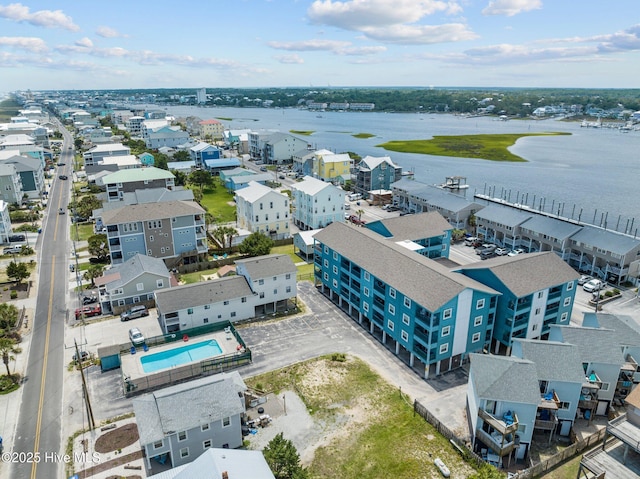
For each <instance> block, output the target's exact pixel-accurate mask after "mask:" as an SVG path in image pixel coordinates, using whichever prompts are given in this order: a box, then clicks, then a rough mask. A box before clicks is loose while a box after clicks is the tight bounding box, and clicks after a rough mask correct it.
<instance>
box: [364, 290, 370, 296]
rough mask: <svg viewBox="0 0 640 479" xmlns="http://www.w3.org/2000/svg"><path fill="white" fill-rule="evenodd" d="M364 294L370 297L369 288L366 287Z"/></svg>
mask: <svg viewBox="0 0 640 479" xmlns="http://www.w3.org/2000/svg"><path fill="white" fill-rule="evenodd" d="M364 295H365V296H366V297H367V298H368V297H369V288H364Z"/></svg>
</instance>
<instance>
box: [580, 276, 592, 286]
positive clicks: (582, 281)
mask: <svg viewBox="0 0 640 479" xmlns="http://www.w3.org/2000/svg"><path fill="white" fill-rule="evenodd" d="M592 279H593V276H589V275H588V274H583V275H582V276H580V279H579V280H578V284H579V285H580V286H582V285H584V284H585V283H588V282H589V281H591V280H592Z"/></svg>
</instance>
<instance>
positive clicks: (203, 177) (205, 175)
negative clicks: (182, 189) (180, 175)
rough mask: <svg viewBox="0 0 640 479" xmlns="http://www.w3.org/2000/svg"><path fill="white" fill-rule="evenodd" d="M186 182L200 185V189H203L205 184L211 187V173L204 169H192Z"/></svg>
mask: <svg viewBox="0 0 640 479" xmlns="http://www.w3.org/2000/svg"><path fill="white" fill-rule="evenodd" d="M188 182H189V183H190V184H192V185H197V186H199V187H200V191H202V190H203V189H204V187H205V186H209V187H213V177H212V176H211V173H209V172H208V171H206V170H194V171H192V172H191V173H190V174H189V179H188Z"/></svg>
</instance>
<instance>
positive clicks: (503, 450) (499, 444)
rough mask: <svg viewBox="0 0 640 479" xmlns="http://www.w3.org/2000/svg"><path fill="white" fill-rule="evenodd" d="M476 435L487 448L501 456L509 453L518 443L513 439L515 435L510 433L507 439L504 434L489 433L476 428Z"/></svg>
mask: <svg viewBox="0 0 640 479" xmlns="http://www.w3.org/2000/svg"><path fill="white" fill-rule="evenodd" d="M476 437H477V438H478V439H480V440H481V441H482V442H483V443H484V444H485V445H486V446H487V447H488V448H490V449H491V450H492V451H493V452H495V453H496V454H497V455H498V456H500V457H503V456H506V455H507V454H509V453H511V451H513V450H514V448H515V447H516V446H517V445H518V443H516V441H515V435H514V434H511V435H510V438H509V439H508V440H507V438H506V437H505V436H501V435H499V434H496V433H493V434H489V433H488V432H486V431H483V430H482V429H477V430H476Z"/></svg>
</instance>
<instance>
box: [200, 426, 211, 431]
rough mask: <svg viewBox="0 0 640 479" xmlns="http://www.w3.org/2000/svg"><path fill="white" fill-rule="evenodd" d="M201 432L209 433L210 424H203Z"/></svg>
mask: <svg viewBox="0 0 640 479" xmlns="http://www.w3.org/2000/svg"><path fill="white" fill-rule="evenodd" d="M200 430H201V431H203V432H204V431H208V430H209V424H203V425H202V426H200Z"/></svg>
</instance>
